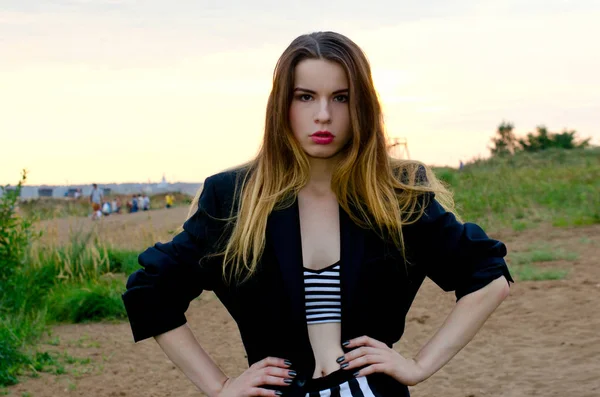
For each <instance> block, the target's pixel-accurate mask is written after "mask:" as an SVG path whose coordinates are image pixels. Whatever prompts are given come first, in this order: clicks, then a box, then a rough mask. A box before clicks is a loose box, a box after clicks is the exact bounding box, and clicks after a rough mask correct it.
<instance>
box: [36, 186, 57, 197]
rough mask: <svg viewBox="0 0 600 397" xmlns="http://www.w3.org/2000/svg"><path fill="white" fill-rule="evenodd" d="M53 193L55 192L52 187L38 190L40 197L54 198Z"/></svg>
mask: <svg viewBox="0 0 600 397" xmlns="http://www.w3.org/2000/svg"><path fill="white" fill-rule="evenodd" d="M53 192H54V189H53V188H51V187H40V188H38V196H39V197H52V193H53Z"/></svg>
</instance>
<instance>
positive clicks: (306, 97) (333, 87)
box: [290, 59, 352, 159]
mask: <svg viewBox="0 0 600 397" xmlns="http://www.w3.org/2000/svg"><path fill="white" fill-rule="evenodd" d="M290 125H291V127H292V132H293V133H294V137H295V138H296V140H297V141H298V142H299V143H300V146H302V149H304V151H305V152H306V154H307V155H308V156H309V157H312V158H320V159H329V158H332V157H334V156H335V155H336V154H338V153H340V152H341V150H342V149H343V148H344V146H345V145H346V144H347V143H348V141H349V140H350V139H351V138H352V132H351V129H350V111H349V107H348V79H347V77H346V72H345V71H344V69H343V68H342V66H340V65H339V64H337V63H335V62H331V61H326V60H322V59H305V60H303V61H301V62H300V63H298V65H296V70H295V77H294V96H293V99H292V104H291V106H290Z"/></svg>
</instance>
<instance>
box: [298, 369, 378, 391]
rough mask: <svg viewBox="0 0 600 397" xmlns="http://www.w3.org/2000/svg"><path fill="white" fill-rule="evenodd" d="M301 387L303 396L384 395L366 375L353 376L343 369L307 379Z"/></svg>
mask: <svg viewBox="0 0 600 397" xmlns="http://www.w3.org/2000/svg"><path fill="white" fill-rule="evenodd" d="M302 389H303V390H302V391H303V392H305V393H306V394H305V397H386V396H384V395H383V394H380V393H378V392H377V391H376V390H375V389H373V388H372V387H371V385H369V381H368V380H367V378H366V377H364V376H361V377H360V378H355V377H353V376H352V373H351V372H350V371H344V370H339V371H336V372H334V373H332V374H330V375H327V376H325V377H322V378H317V379H309V380H308V381H307V382H306V384H305V385H304V387H303V388H302Z"/></svg>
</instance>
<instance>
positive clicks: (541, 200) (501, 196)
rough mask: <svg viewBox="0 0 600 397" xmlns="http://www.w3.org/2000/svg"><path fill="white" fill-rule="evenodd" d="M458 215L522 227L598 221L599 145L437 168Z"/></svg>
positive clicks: (500, 225) (497, 225) (491, 225)
mask: <svg viewBox="0 0 600 397" xmlns="http://www.w3.org/2000/svg"><path fill="white" fill-rule="evenodd" d="M434 171H435V172H436V175H437V176H438V177H439V178H440V179H442V180H444V181H446V182H447V183H448V184H449V185H450V187H451V188H452V190H453V191H454V194H455V201H456V204H457V208H458V211H459V213H460V214H461V216H462V217H463V219H465V220H466V221H472V222H477V223H479V224H481V225H482V226H483V227H484V228H485V229H489V228H492V229H499V228H511V229H513V230H515V231H522V230H525V229H528V228H532V227H535V226H536V225H538V224H540V223H550V224H553V225H554V226H557V227H565V226H584V225H590V224H598V223H600V149H599V148H594V149H574V150H547V151H544V152H542V153H533V154H530V153H519V154H517V155H515V156H509V157H506V158H492V159H488V160H480V161H476V162H474V163H472V164H468V165H466V166H465V167H464V168H463V169H462V170H460V171H459V170H455V169H450V168H437V169H435V170H434Z"/></svg>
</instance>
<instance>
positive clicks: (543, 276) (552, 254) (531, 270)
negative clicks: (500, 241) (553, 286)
mask: <svg viewBox="0 0 600 397" xmlns="http://www.w3.org/2000/svg"><path fill="white" fill-rule="evenodd" d="M577 258H578V254H577V253H575V252H565V251H563V250H560V249H553V248H551V247H548V246H547V245H544V244H536V245H533V246H532V247H531V249H530V250H529V251H525V252H511V253H509V255H508V258H507V260H508V262H509V264H510V270H511V272H512V273H513V274H514V276H515V277H516V278H517V279H518V280H521V281H542V280H562V279H564V278H565V277H566V276H567V275H568V274H569V272H568V271H567V270H564V269H542V268H539V267H537V266H535V263H541V262H553V261H559V260H564V261H574V260H576V259H577Z"/></svg>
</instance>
